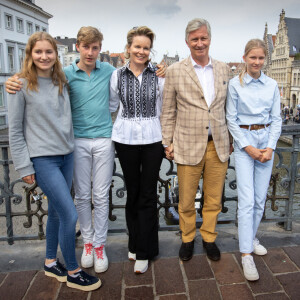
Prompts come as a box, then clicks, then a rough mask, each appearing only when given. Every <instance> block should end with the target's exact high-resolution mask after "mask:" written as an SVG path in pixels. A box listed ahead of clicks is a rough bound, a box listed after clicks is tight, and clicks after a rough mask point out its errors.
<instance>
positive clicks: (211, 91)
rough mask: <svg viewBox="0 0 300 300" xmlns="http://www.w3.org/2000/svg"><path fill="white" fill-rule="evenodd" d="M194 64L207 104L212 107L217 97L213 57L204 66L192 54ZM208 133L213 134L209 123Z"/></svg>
mask: <svg viewBox="0 0 300 300" xmlns="http://www.w3.org/2000/svg"><path fill="white" fill-rule="evenodd" d="M190 58H191V62H192V65H193V67H194V69H195V72H196V74H197V77H198V79H199V82H200V84H201V87H202V90H203V94H204V99H205V101H206V103H207V106H208V107H210V105H211V103H212V102H213V100H214V98H215V85H214V73H213V66H212V63H211V58H209V62H208V64H207V65H206V66H204V67H202V66H200V65H198V64H197V63H196V62H195V61H194V60H193V58H192V56H190ZM208 135H211V129H210V125H209V130H208Z"/></svg>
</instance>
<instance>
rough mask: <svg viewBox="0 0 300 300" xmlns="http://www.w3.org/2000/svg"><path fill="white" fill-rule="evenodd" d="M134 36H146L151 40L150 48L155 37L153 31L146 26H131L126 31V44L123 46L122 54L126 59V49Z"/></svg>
mask: <svg viewBox="0 0 300 300" xmlns="http://www.w3.org/2000/svg"><path fill="white" fill-rule="evenodd" d="M135 36H146V37H147V38H149V39H150V41H151V44H150V48H151V49H152V47H153V41H154V39H155V34H154V32H153V31H152V30H151V29H150V28H149V27H147V26H140V27H133V28H132V29H131V30H129V31H128V33H127V44H126V46H125V53H124V56H125V58H127V59H129V58H130V54H129V53H128V51H127V50H128V48H129V47H130V46H131V45H132V41H133V38H134V37H135Z"/></svg>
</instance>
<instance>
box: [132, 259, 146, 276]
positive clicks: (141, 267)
mask: <svg viewBox="0 0 300 300" xmlns="http://www.w3.org/2000/svg"><path fill="white" fill-rule="evenodd" d="M147 270H148V259H146V260H140V259H137V260H136V261H135V264H134V273H136V274H142V273H145V272H146V271H147Z"/></svg>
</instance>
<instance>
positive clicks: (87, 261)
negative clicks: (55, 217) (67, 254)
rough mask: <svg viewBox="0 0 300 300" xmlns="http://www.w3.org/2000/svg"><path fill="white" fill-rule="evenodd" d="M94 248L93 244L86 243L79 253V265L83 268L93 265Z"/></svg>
mask: <svg viewBox="0 0 300 300" xmlns="http://www.w3.org/2000/svg"><path fill="white" fill-rule="evenodd" d="M93 254H94V250H93V244H92V243H87V244H84V247H83V252H82V255H81V266H82V267H83V268H90V267H92V266H93V265H94V255H93Z"/></svg>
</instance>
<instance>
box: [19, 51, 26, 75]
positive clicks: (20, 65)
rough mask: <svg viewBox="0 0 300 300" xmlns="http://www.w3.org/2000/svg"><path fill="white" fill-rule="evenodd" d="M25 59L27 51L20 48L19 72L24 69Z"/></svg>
mask: <svg viewBox="0 0 300 300" xmlns="http://www.w3.org/2000/svg"><path fill="white" fill-rule="evenodd" d="M24 58H25V49H24V48H19V70H21V69H22V67H23V61H24Z"/></svg>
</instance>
